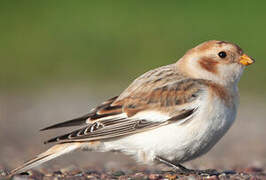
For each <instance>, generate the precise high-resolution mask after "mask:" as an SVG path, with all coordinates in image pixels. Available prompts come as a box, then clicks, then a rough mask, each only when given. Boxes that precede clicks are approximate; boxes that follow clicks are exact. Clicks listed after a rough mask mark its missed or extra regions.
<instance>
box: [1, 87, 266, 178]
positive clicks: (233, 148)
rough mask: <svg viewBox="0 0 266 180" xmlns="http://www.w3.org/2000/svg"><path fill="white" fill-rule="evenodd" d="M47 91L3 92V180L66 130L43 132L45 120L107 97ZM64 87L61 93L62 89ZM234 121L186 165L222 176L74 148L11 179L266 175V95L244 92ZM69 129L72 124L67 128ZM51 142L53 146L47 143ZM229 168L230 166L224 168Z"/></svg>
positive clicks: (76, 91) (49, 121) (60, 117)
mask: <svg viewBox="0 0 266 180" xmlns="http://www.w3.org/2000/svg"><path fill="white" fill-rule="evenodd" d="M51 92H52V93H51ZM57 92H60V93H56V90H55V89H52V90H51V91H50V92H49V91H48V92H45V93H43V94H41V95H40V94H24V93H21V94H18V93H16V94H12V93H8V94H0V143H1V148H0V175H1V176H0V179H9V177H6V176H5V175H6V174H7V173H8V170H10V169H13V168H15V167H17V166H18V165H20V164H22V163H23V162H25V161H26V160H28V159H30V158H32V157H33V156H34V155H36V154H38V153H40V152H42V151H44V150H46V149H47V148H48V147H47V145H43V144H42V142H43V141H44V140H46V139H47V138H49V137H51V136H54V135H58V134H61V133H64V130H58V131H49V132H47V133H39V132H38V130H39V129H40V128H42V127H45V126H47V125H50V124H53V123H56V122H60V121H62V120H66V119H69V118H71V117H75V116H77V115H80V114H83V113H84V112H86V111H87V103H88V102H90V107H93V104H98V103H99V102H101V101H102V100H104V99H105V98H106V97H109V96H110V97H111V96H112V95H107V94H106V93H102V94H106V96H105V97H90V96H89V94H94V93H93V92H91V93H90V92H89V91H88V90H87V89H85V90H84V89H83V90H82V89H81V90H80V89H72V91H66V90H65V91H61V90H58V91H57ZM62 92H63V93H62ZM241 97H244V98H241V101H240V109H239V113H238V117H237V120H236V123H235V124H234V125H233V127H232V128H231V129H230V130H229V132H228V133H227V134H226V135H225V137H224V138H222V140H221V141H220V142H219V143H218V144H217V145H216V146H215V147H214V148H213V149H212V150H211V151H210V152H209V153H207V154H206V155H205V156H202V157H201V158H198V159H196V160H193V161H190V162H188V163H186V164H185V166H186V167H189V168H193V169H208V168H215V169H217V170H218V171H219V172H223V173H221V174H220V175H218V176H211V177H208V176H199V175H193V174H191V175H184V174H180V173H170V172H167V171H166V170H169V169H165V167H161V166H156V167H154V166H152V167H145V166H141V165H137V164H136V163H135V161H134V160H132V159H131V158H130V157H127V156H124V155H122V154H114V153H92V152H75V153H71V154H69V155H66V156H64V157H63V158H58V159H56V160H53V161H51V162H48V163H46V164H44V165H43V166H40V167H38V168H36V169H35V170H32V171H29V172H27V173H24V174H22V175H16V176H14V177H13V179H207V178H209V179H265V180H266V175H265V170H266V143H265V142H266V141H265V137H266V131H265V127H266V121H265V117H266V111H265V107H266V106H265V102H266V101H265V98H255V97H252V98H248V97H247V96H245V95H241ZM67 130H69V129H67ZM48 146H49V145H48ZM225 170H227V171H225Z"/></svg>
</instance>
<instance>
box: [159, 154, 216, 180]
mask: <svg viewBox="0 0 266 180" xmlns="http://www.w3.org/2000/svg"><path fill="white" fill-rule="evenodd" d="M155 160H157V161H159V162H161V163H163V164H165V165H167V166H169V167H172V168H174V169H175V170H178V171H179V172H180V171H181V173H184V174H198V175H211V176H212V175H219V174H220V173H219V172H218V171H216V170H215V169H206V170H194V169H188V168H186V167H184V166H182V165H181V164H175V163H173V162H171V161H169V160H167V159H164V158H162V157H159V156H156V157H155Z"/></svg>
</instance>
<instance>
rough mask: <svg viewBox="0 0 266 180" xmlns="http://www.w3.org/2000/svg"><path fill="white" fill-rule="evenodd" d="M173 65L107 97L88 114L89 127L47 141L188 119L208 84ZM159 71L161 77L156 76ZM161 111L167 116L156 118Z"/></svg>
mask: <svg viewBox="0 0 266 180" xmlns="http://www.w3.org/2000/svg"><path fill="white" fill-rule="evenodd" d="M171 68H172V67H171V66H165V67H163V70H162V71H157V70H156V71H152V72H148V73H147V74H146V75H145V74H144V76H141V77H140V78H139V79H137V80H135V81H134V82H133V83H132V84H131V85H130V86H129V88H127V89H126V90H125V91H124V92H123V93H122V94H121V95H120V96H119V97H114V98H112V99H109V100H107V101H105V102H104V103H102V104H101V105H100V106H98V107H96V108H95V109H93V110H92V111H91V112H90V113H89V114H87V116H85V117H86V120H85V121H86V122H85V123H86V127H83V128H81V129H78V130H75V131H72V132H70V133H67V134H65V135H61V136H58V137H55V138H52V139H50V140H48V141H46V142H45V143H50V142H58V143H61V142H72V141H94V140H104V139H110V138H117V137H121V136H125V135H131V134H134V133H139V132H143V131H147V130H150V129H153V128H158V127H160V126H163V125H167V124H170V123H173V122H177V121H179V122H180V124H182V123H183V122H186V121H187V119H189V118H190V117H192V115H194V114H195V113H194V112H195V111H196V110H197V109H198V108H199V107H198V103H195V102H196V100H197V99H198V98H199V97H200V94H201V92H202V90H204V88H206V86H205V84H204V82H203V80H200V79H190V78H185V77H184V76H180V75H178V74H176V73H175V72H174V71H173V70H172V69H171ZM157 75H158V76H160V77H154V76H157ZM146 76H147V77H146ZM149 77H150V78H149ZM147 79H148V80H147ZM158 79H160V80H158ZM204 86H205V87H204ZM150 112H156V113H154V115H152V114H151V115H149V116H145V113H146V115H147V113H150ZM142 114H144V115H142ZM158 114H162V117H164V118H160V117H158V119H159V120H158V119H156V120H153V119H152V118H154V117H152V116H158ZM85 117H84V119H85ZM165 117H166V118H165ZM167 117H169V118H167ZM78 121H79V120H78ZM83 121H84V120H83ZM70 122H71V123H72V121H70ZM70 122H66V123H65V124H64V123H61V124H57V125H54V126H50V127H48V128H45V130H46V129H51V128H57V127H65V126H68V125H69V124H70ZM74 122H75V121H73V123H74ZM83 123H84V122H83ZM83 123H82V125H83Z"/></svg>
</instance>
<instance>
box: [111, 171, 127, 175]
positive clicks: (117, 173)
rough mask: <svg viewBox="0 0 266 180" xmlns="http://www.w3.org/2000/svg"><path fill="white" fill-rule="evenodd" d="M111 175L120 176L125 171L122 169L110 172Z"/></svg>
mask: <svg viewBox="0 0 266 180" xmlns="http://www.w3.org/2000/svg"><path fill="white" fill-rule="evenodd" d="M112 175H113V176H122V175H125V173H124V172H123V171H116V172H113V173H112Z"/></svg>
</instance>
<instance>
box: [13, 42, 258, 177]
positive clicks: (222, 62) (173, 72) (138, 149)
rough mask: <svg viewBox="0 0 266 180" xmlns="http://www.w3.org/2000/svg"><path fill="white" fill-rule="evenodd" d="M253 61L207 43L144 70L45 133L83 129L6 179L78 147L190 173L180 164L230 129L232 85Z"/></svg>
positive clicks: (227, 46) (224, 45)
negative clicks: (98, 102)
mask: <svg viewBox="0 0 266 180" xmlns="http://www.w3.org/2000/svg"><path fill="white" fill-rule="evenodd" d="M253 62H254V60H253V59H252V58H250V57H249V56H247V55H246V54H244V53H243V51H242V49H241V48H240V47H239V46H237V45H235V44H233V43H230V42H225V41H216V40H212V41H207V42H204V43H202V44H200V45H198V46H196V47H195V48H193V49H191V50H189V51H188V52H187V53H186V54H185V55H184V56H183V57H182V58H181V59H179V60H178V61H177V62H176V63H174V64H170V65H167V66H163V67H159V68H157V69H154V70H151V71H149V72H146V73H145V74H143V75H142V76H140V77H139V78H137V79H136V80H135V81H134V82H133V83H132V84H131V85H130V86H129V87H128V88H127V89H126V90H124V91H123V92H122V93H121V94H120V95H119V96H116V97H114V98H111V99H109V100H107V101H105V102H103V103H102V104H101V105H99V106H97V107H96V108H94V109H93V110H91V111H90V112H89V113H88V114H86V115H84V116H81V117H79V118H75V119H72V120H69V121H66V122H63V123H59V124H55V125H53V126H49V127H47V128H44V129H42V131H44V130H48V129H55V128H62V127H69V126H80V127H79V128H78V129H77V130H75V131H73V132H70V133H67V134H64V135H61V136H58V137H55V138H52V139H50V140H48V141H46V142H45V143H56V144H55V145H54V146H52V147H51V148H50V149H48V150H47V151H46V152H44V153H42V154H40V155H38V156H36V157H35V158H34V159H32V160H30V161H28V162H26V163H25V164H24V165H22V166H20V167H18V168H16V169H14V170H13V171H11V174H15V173H20V172H23V171H26V170H28V169H30V168H33V167H35V166H37V165H39V164H41V163H44V162H46V161H48V160H51V159H53V158H56V157H58V156H60V155H63V154H65V153H69V152H71V151H74V150H76V149H89V150H95V151H101V152H107V151H121V152H124V153H125V154H128V155H132V156H134V157H135V158H136V160H137V161H138V162H142V163H151V162H161V163H164V164H167V165H169V166H171V167H174V168H176V169H180V170H181V171H185V172H191V171H192V170H189V169H187V168H185V167H184V166H182V165H181V164H180V163H183V162H185V161H188V160H191V159H194V158H196V157H199V156H201V155H203V154H204V153H206V152H208V151H209V150H210V149H211V148H212V147H213V146H214V145H215V144H216V143H217V142H218V141H219V139H221V137H222V136H223V135H224V134H225V133H226V132H227V130H228V129H229V128H230V126H231V125H232V123H233V122H234V120H235V117H236V112H237V107H238V87H237V83H238V81H239V79H240V77H241V74H242V72H243V70H244V68H245V66H247V65H249V64H252V63H253ZM193 172H201V171H193Z"/></svg>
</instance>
